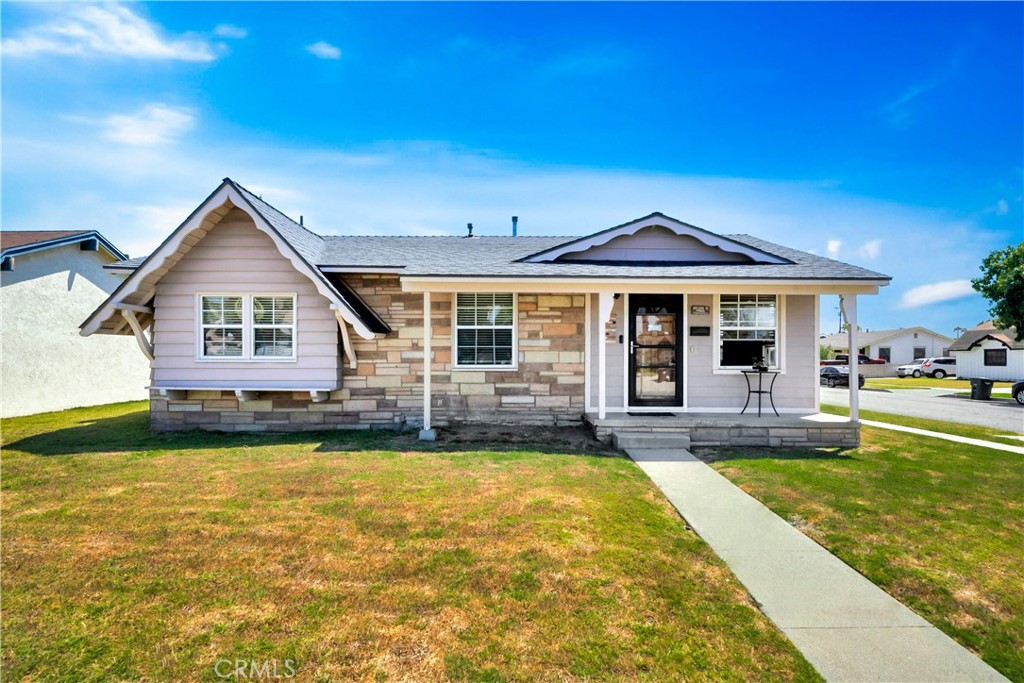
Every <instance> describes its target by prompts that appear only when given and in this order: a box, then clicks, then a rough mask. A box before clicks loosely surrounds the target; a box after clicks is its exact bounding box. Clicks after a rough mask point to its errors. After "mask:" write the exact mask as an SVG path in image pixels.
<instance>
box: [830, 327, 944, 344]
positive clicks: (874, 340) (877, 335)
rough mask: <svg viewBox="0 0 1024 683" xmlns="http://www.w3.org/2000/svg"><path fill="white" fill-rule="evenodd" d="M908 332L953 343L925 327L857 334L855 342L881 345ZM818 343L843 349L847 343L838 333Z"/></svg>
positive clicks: (841, 334) (844, 335)
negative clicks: (927, 335)
mask: <svg viewBox="0 0 1024 683" xmlns="http://www.w3.org/2000/svg"><path fill="white" fill-rule="evenodd" d="M910 332H924V333H925V334H930V335H932V336H935V337H938V338H939V339H945V340H946V341H949V342H951V341H953V338H952V337H947V336H946V335H944V334H939V333H938V332H932V331H931V330H929V329H928V328H926V327H898V328H896V329H894V330H875V331H874V332H858V333H857V341H858V343H860V345H861V346H874V345H875V344H881V343H882V342H884V341H888V340H890V339H895V338H896V337H899V336H901V335H904V334H908V333H910ZM819 342H820V343H822V344H829V345H831V346H840V347H842V348H844V349H845V348H846V342H847V337H846V333H845V332H840V333H839V334H833V335H829V336H827V337H822V338H821V339H820V340H819Z"/></svg>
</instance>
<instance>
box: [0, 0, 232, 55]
mask: <svg viewBox="0 0 1024 683" xmlns="http://www.w3.org/2000/svg"><path fill="white" fill-rule="evenodd" d="M49 9H50V11H51V12H56V13H57V14H56V16H53V17H51V19H50V20H49V21H46V22H44V23H41V24H38V25H36V26H32V27H30V28H26V29H24V30H23V31H21V32H20V33H19V34H18V35H15V36H13V37H11V38H7V39H5V40H4V41H3V43H2V49H3V54H4V57H7V58H10V57H32V56H37V55H68V56H77V57H126V58H131V59H154V60H180V61H187V62H209V61H213V60H214V59H215V58H216V55H215V53H214V49H213V47H212V46H211V45H210V44H209V42H207V41H206V40H203V39H201V38H198V37H196V36H192V35H181V36H166V35H162V31H161V30H160V27H158V26H157V25H156V24H154V23H153V22H151V21H149V20H148V19H146V18H144V17H142V16H140V15H139V14H136V13H135V12H134V11H132V8H131V7H129V6H126V5H120V4H109V5H76V4H70V5H55V6H52V7H50V8H49Z"/></svg>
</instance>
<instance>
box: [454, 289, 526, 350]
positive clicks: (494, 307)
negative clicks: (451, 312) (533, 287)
mask: <svg viewBox="0 0 1024 683" xmlns="http://www.w3.org/2000/svg"><path fill="white" fill-rule="evenodd" d="M515 315H516V313H515V295H514V294H511V293H507V292H506V293H461V292H460V293H458V294H456V295H455V334H454V335H453V337H454V346H455V348H454V352H455V366H456V367H463V368H480V367H493V368H511V367H515V364H516V363H515V353H516V345H515V336H516V335H515Z"/></svg>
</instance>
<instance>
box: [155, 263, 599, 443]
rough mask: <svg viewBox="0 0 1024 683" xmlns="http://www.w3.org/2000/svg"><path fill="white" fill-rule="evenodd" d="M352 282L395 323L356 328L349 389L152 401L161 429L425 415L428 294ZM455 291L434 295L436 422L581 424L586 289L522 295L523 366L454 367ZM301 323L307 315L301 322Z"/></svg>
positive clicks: (197, 394) (410, 419) (347, 371)
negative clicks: (325, 395) (377, 329)
mask: <svg viewBox="0 0 1024 683" xmlns="http://www.w3.org/2000/svg"><path fill="white" fill-rule="evenodd" d="M346 282H347V283H348V284H349V286H350V287H352V288H353V289H354V290H355V291H356V292H358V293H359V295H360V296H361V297H363V299H364V300H365V301H366V303H367V304H369V305H370V306H371V307H372V308H373V309H374V310H376V311H377V312H378V313H379V314H380V315H381V317H382V318H384V320H386V321H387V322H388V324H389V325H391V327H392V329H393V332H392V333H391V334H388V335H386V336H377V337H376V338H375V339H371V340H365V339H362V338H360V337H358V336H356V335H352V341H353V343H354V345H355V349H356V357H357V358H358V364H357V367H356V369H355V370H352V369H351V368H349V366H348V358H347V357H346V358H345V368H344V379H343V386H342V388H341V389H339V390H337V391H334V392H331V395H330V399H329V400H327V401H324V402H320V403H314V402H313V401H312V400H311V398H310V396H309V394H308V393H306V394H304V393H294V394H292V393H282V392H260V393H259V395H258V396H257V397H256V398H255V400H250V401H244V400H239V399H238V398H236V396H235V395H234V393H233V392H218V391H213V392H209V391H207V392H201V391H190V392H188V393H187V398H184V399H180V400H179V399H166V398H161V397H160V396H159V395H158V394H156V392H154V394H153V396H152V397H151V402H150V425H151V427H152V429H154V430H164V431H166V430H177V429H205V430H215V431H299V430H309V429H359V428H362V429H367V428H390V429H402V428H406V427H416V426H420V425H422V420H423V375H422V372H423V365H422V363H423V347H422V340H423V295H422V294H419V293H415V294H410V293H407V292H403V291H402V288H401V284H400V283H399V280H398V278H397V277H395V276H390V275H369V274H368V275H358V276H348V277H346ZM452 296H453V295H451V294H433V295H432V296H431V309H432V316H431V321H432V325H433V338H432V345H433V351H434V359H433V364H432V372H433V376H432V382H433V384H432V392H431V393H432V395H433V406H432V407H433V423H434V424H435V425H438V426H444V425H450V424H458V423H472V422H476V423H490V424H540V425H560V424H579V423H580V420H581V418H582V415H583V411H584V396H583V381H584V377H583V367H584V365H583V363H584V361H583V346H584V330H583V324H584V297H583V295H545V294H520V295H518V297H517V306H518V318H519V319H518V327H517V332H518V345H519V348H518V354H519V364H518V367H517V369H515V370H500V371H498V370H455V369H453V368H452V347H451V344H452ZM299 324H300V326H301V322H300V323H299Z"/></svg>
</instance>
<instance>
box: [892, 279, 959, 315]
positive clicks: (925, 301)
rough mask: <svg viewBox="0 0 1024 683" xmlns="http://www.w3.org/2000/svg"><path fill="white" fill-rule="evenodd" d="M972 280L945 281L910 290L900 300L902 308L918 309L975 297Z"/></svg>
mask: <svg viewBox="0 0 1024 683" xmlns="http://www.w3.org/2000/svg"><path fill="white" fill-rule="evenodd" d="M975 293H976V292H975V291H974V288H973V287H971V281H970V280H945V281H943V282H934V283H932V284H930V285H921V286H920V287H914V288H913V289H908V290H907V291H906V292H904V293H903V297H902V298H901V299H900V306H899V307H900V308H918V307H920V306H927V305H929V304H937V303H941V302H943V301H953V300H955V299H963V298H965V297H968V296H972V295H974V294H975Z"/></svg>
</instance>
